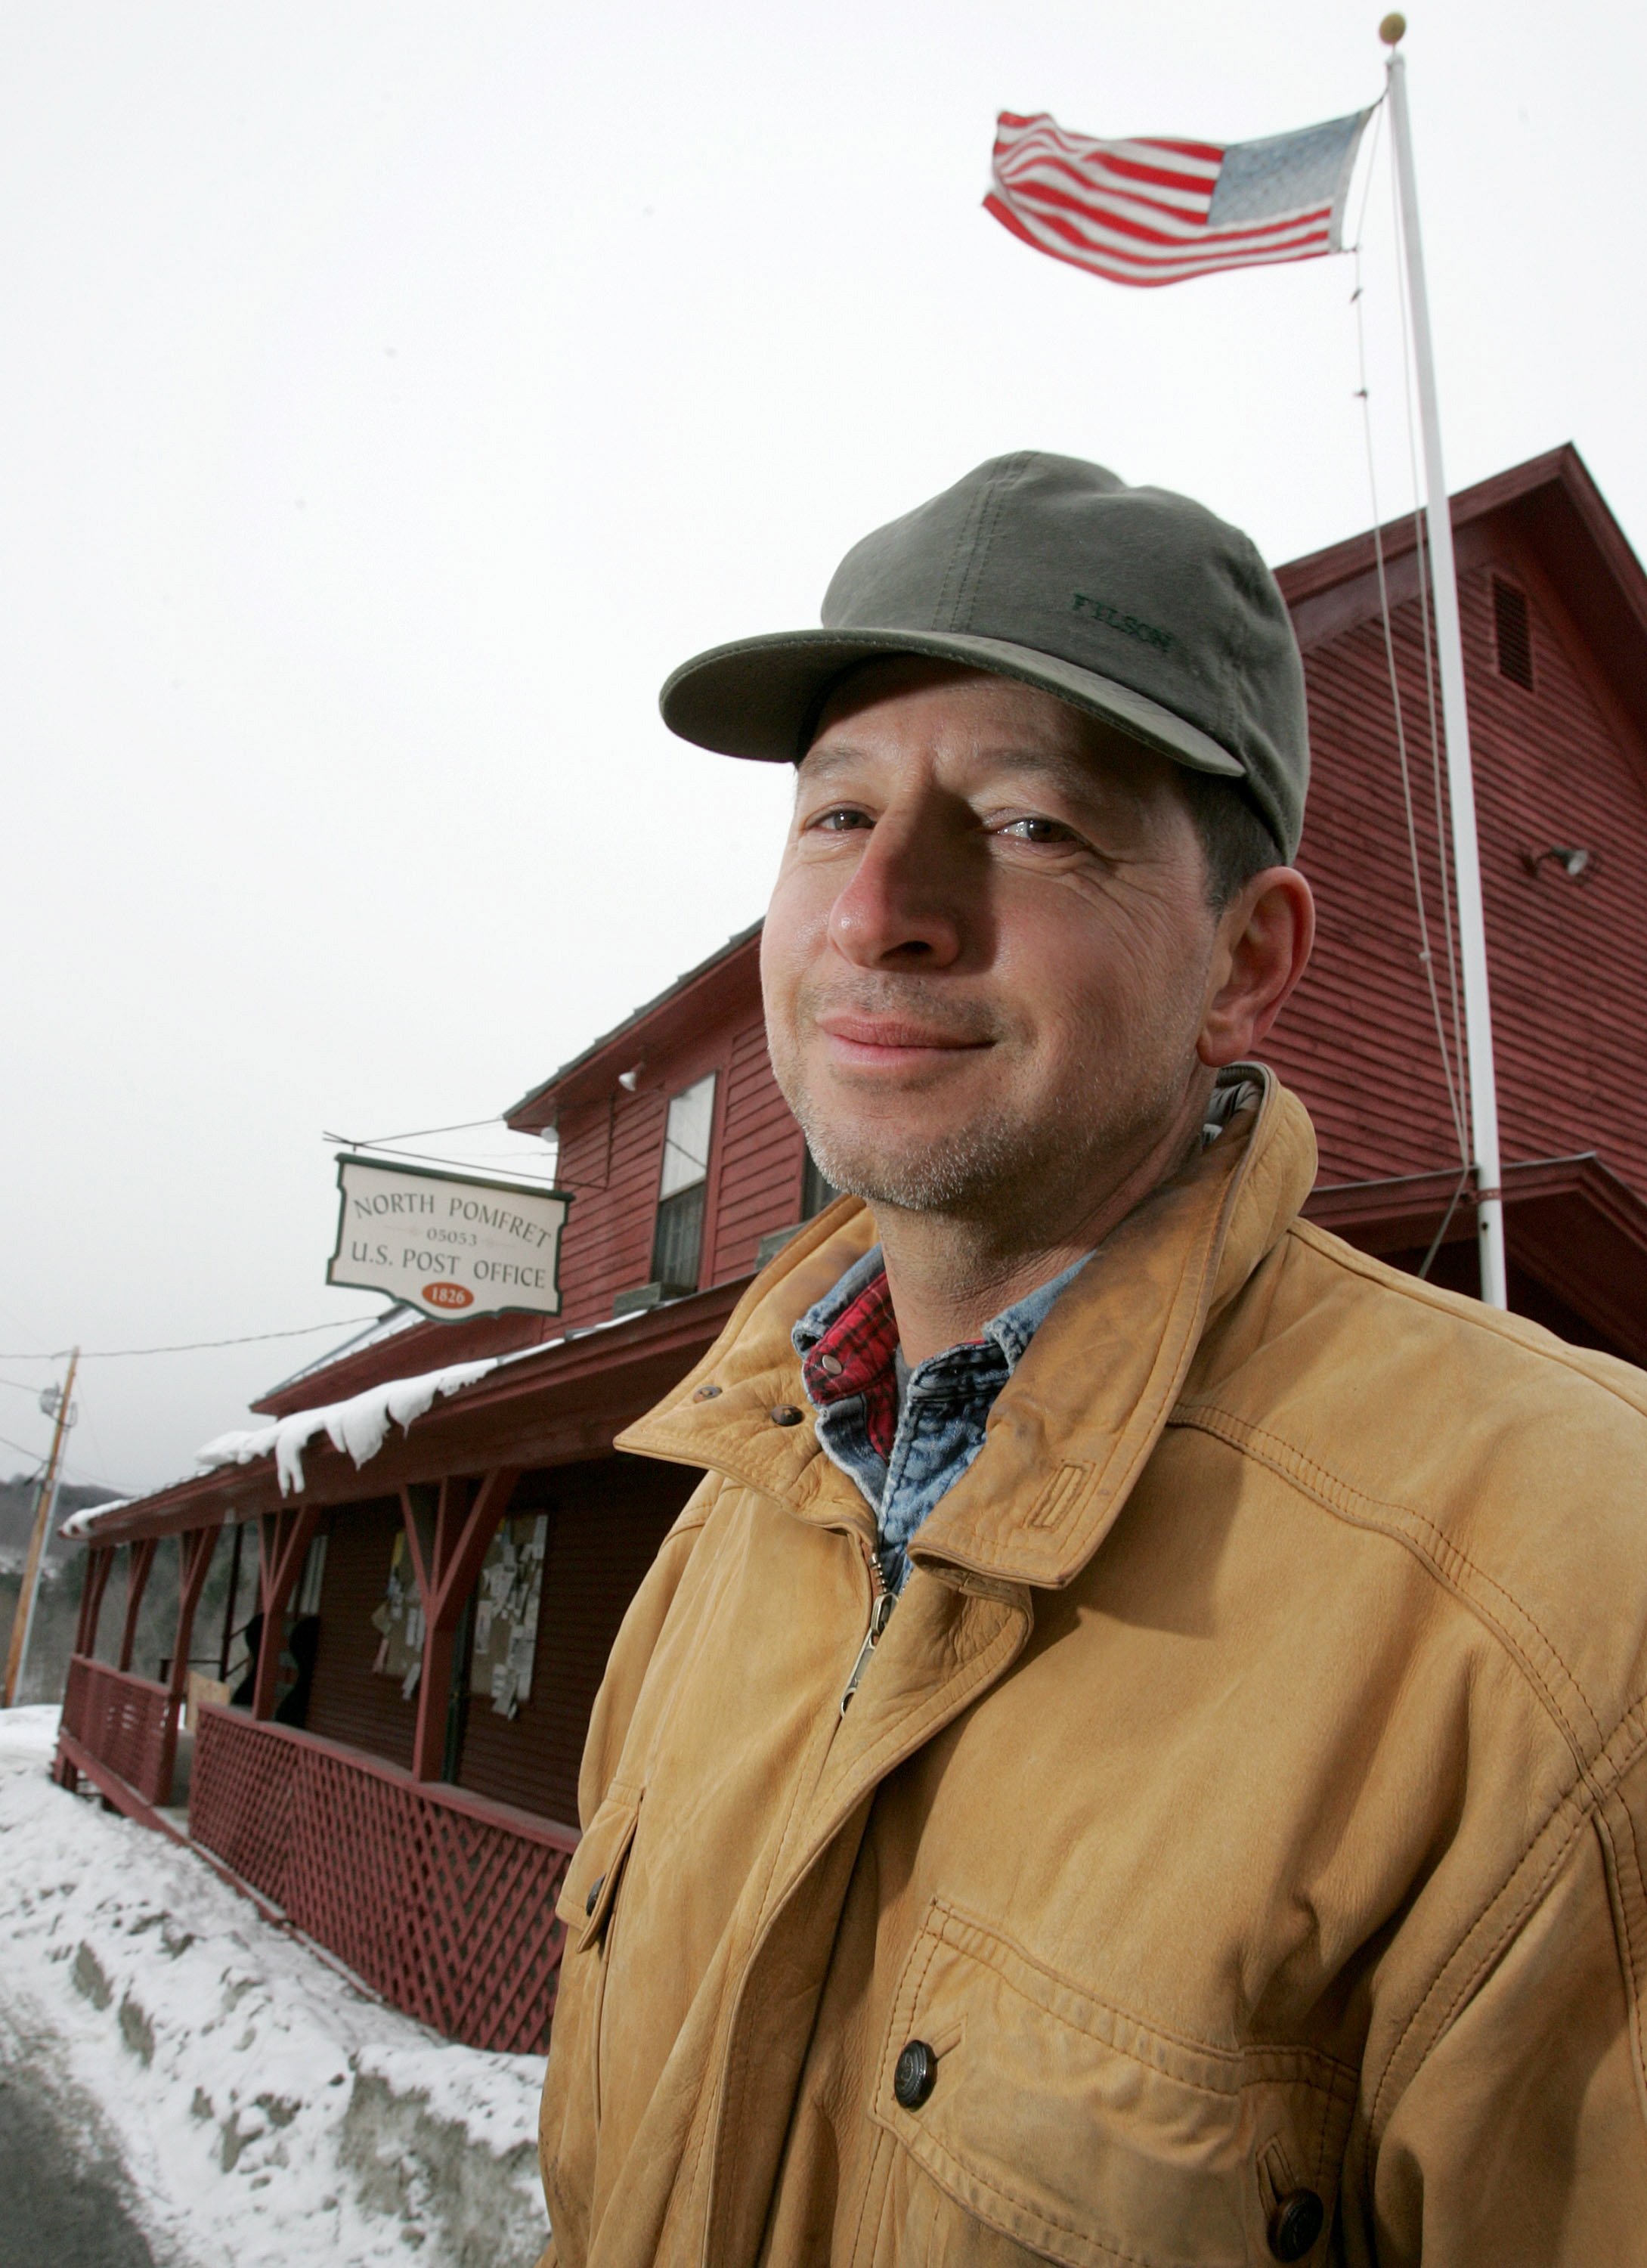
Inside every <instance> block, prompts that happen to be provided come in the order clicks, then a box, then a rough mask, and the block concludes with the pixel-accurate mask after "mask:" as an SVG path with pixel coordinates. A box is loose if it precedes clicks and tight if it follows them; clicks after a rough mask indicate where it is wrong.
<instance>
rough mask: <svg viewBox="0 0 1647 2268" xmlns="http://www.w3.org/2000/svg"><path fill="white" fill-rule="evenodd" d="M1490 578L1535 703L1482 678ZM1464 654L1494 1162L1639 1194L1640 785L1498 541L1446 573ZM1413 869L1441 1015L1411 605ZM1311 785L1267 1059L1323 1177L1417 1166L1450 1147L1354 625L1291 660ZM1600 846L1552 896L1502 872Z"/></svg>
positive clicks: (1402, 848)
mask: <svg viewBox="0 0 1647 2268" xmlns="http://www.w3.org/2000/svg"><path fill="white" fill-rule="evenodd" d="M1494 566H1496V568H1497V570H1498V571H1499V572H1500V573H1502V574H1504V575H1506V576H1510V577H1513V578H1514V579H1515V580H1516V581H1517V583H1518V585H1519V586H1520V587H1522V588H1524V589H1526V592H1527V596H1528V600H1529V612H1530V617H1531V623H1532V632H1533V671H1534V687H1533V690H1532V691H1531V692H1528V691H1526V690H1525V689H1523V688H1522V687H1521V686H1519V685H1517V684H1514V683H1512V682H1511V681H1508V680H1506V679H1504V677H1501V676H1500V675H1499V674H1498V670H1497V667H1496V650H1495V644H1494V635H1493V616H1492V588H1491V578H1492V571H1493V568H1494ZM1460 595H1461V601H1462V609H1463V616H1464V636H1465V644H1466V659H1467V672H1468V681H1469V687H1468V689H1469V699H1470V718H1471V731H1472V739H1473V741H1474V755H1475V773H1476V798H1477V804H1478V818H1479V830H1480V836H1481V843H1482V877H1483V889H1484V894H1485V897H1486V903H1487V920H1488V943H1489V963H1490V979H1491V985H1492V995H1493V1031H1494V1041H1495V1046H1496V1053H1497V1058H1498V1061H1497V1069H1498V1080H1499V1107H1500V1112H1501V1116H1502V1120H1503V1135H1504V1157H1505V1160H1506V1162H1507V1163H1508V1162H1512V1161H1514V1160H1522V1159H1533V1158H1545V1157H1556V1156H1563V1155H1570V1154H1572V1153H1574V1152H1580V1151H1586V1150H1595V1151H1597V1152H1599V1154H1600V1156H1601V1158H1602V1160H1603V1161H1604V1163H1605V1164H1607V1166H1608V1167H1611V1168H1612V1170H1613V1171H1614V1173H1616V1174H1617V1175H1619V1176H1620V1178H1621V1180H1623V1181H1624V1182H1627V1183H1628V1184H1629V1187H1631V1188H1632V1189H1635V1190H1636V1192H1637V1193H1638V1194H1640V1195H1643V1196H1647V1126H1644V1125H1643V1119H1642V1114H1641V1111H1640V1108H1639V1100H1640V1097H1641V1095H1642V1094H1643V1090H1644V1089H1647V1038H1644V1037H1643V1023H1642V1020H1641V1016H1640V1012H1639V1003H1640V1002H1641V1000H1642V999H1643V997H1644V996H1647V922H1644V921H1643V916H1642V908H1643V905H1647V770H1644V768H1643V755H1642V751H1641V749H1640V748H1639V747H1638V746H1636V743H1635V736H1634V734H1633V733H1632V732H1631V731H1630V729H1629V726H1628V725H1626V724H1625V723H1624V721H1623V720H1622V719H1621V718H1619V717H1618V716H1617V714H1616V712H1615V711H1613V709H1612V704H1611V703H1610V702H1609V701H1608V700H1607V696H1606V694H1605V691H1604V689H1602V688H1601V687H1600V686H1599V684H1598V682H1597V681H1596V677H1595V673H1594V669H1593V666H1592V664H1591V663H1590V661H1589V659H1588V657H1587V655H1586V654H1585V650H1584V647H1583V645H1582V644H1581V642H1580V641H1579V639H1578V637H1577V633H1576V631H1574V630H1572V628H1571V626H1570V624H1569V623H1567V622H1565V620H1564V619H1563V618H1562V615H1561V614H1560V611H1559V601H1556V600H1554V599H1553V597H1552V595H1551V594H1550V593H1548V591H1547V590H1545V589H1544V588H1543V587H1542V585H1541V583H1540V578H1538V577H1537V575H1536V570H1535V569H1531V568H1530V563H1527V562H1526V561H1525V560H1523V559H1520V558H1518V556H1516V554H1515V552H1514V551H1513V549H1502V550H1500V551H1498V552H1497V553H1496V556H1492V557H1491V558H1489V559H1487V560H1483V561H1482V563H1480V564H1479V565H1477V566H1476V567H1475V568H1474V570H1473V571H1472V572H1470V573H1469V574H1468V575H1467V576H1466V577H1465V578H1463V583H1462V588H1461V594H1460ZM1394 630H1395V644H1396V649H1397V659H1398V667H1399V672H1400V677H1401V689H1402V699H1403V703H1404V706H1405V710H1406V715H1407V723H1408V743H1409V762H1410V766H1411V776H1412V780H1413V789H1414V800H1415V817H1416V821H1417V827H1416V832H1417V835H1418V840H1419V844H1420V852H1421V867H1422V872H1423V882H1424V890H1425V895H1426V899H1427V902H1428V905H1429V909H1430V925H1431V941H1432V945H1433V946H1434V947H1435V951H1436V955H1437V976H1438V981H1439V983H1440V987H1441V991H1442V998H1443V1004H1444V1008H1445V1012H1446V1013H1447V1015H1448V1017H1449V1019H1450V1016H1451V999H1450V996H1449V992H1448V988H1447V985H1446V980H1445V960H1444V957H1443V932H1442V911H1441V909H1442V895H1441V870H1440V861H1439V858H1438V855H1437V843H1438V838H1437V822H1436V814H1435V799H1434V793H1433V789H1432V786H1431V780H1430V755H1429V725H1428V716H1427V711H1426V707H1425V702H1424V693H1423V627H1422V620H1421V617H1420V615H1419V612H1418V608H1417V605H1416V602H1415V601H1412V602H1409V603H1408V604H1407V605H1405V606H1402V607H1401V608H1398V609H1397V610H1396V613H1395V617H1394ZM1305 668H1306V674H1307V676H1308V681H1309V690H1310V703H1311V726H1312V746H1313V749H1314V761H1315V774H1314V779H1313V782H1312V789H1311V797H1310V814H1309V820H1308V822H1307V825H1306V827H1305V836H1304V843H1303V848H1302V851H1301V852H1300V857H1299V864H1300V865H1302V866H1303V868H1304V870H1305V873H1308V875H1309V876H1310V879H1311V880H1312V883H1313V885H1314V887H1315V889H1316V893H1317V896H1318V900H1319V902H1320V918H1321V926H1320V940H1319V943H1318V945H1317V948H1316V954H1315V958H1314V961H1312V964H1311V967H1310V969H1309V971H1308V973H1307V975H1306V976H1305V980H1304V983H1303V984H1302V985H1301V986H1300V987H1299V989H1298V993H1297V994H1296V995H1295V996H1294V998H1293V999H1292V1001H1291V1002H1290V1004H1289V1005H1288V1007H1287V1009H1286V1012H1285V1013H1284V1015H1283V1018H1282V1020H1281V1021H1280V1022H1279V1024H1278V1025H1277V1026H1276V1030H1275V1032H1274V1033H1273V1034H1272V1035H1271V1037H1270V1039H1269V1040H1268V1042H1267V1043H1266V1045H1265V1048H1264V1050H1263V1052H1264V1054H1265V1056H1266V1057H1267V1058H1268V1060H1269V1061H1270V1062H1272V1063H1273V1064H1275V1066H1276V1070H1277V1071H1279V1072H1280V1073H1281V1075H1282V1077H1283V1079H1287V1080H1288V1081H1289V1083H1290V1085H1292V1086H1296V1087H1297V1088H1298V1091H1299V1093H1300V1094H1302V1095H1303V1097H1304V1099H1305V1101H1306V1102H1307V1103H1308V1105H1309V1107H1310V1109H1311V1112H1312V1116H1314V1119H1315V1123H1316V1128H1317V1132H1318V1134H1319V1137H1320V1145H1321V1179H1322V1180H1323V1181H1324V1182H1339V1181H1359V1180H1369V1179H1374V1178H1377V1177H1379V1176H1382V1175H1396V1174H1413V1173H1422V1172H1425V1171H1428V1170H1431V1169H1434V1168H1437V1167H1448V1166H1451V1165H1452V1164H1454V1163H1455V1162H1456V1161H1457V1158H1458V1145H1457V1141H1456V1138H1455V1137H1454V1135H1453V1132H1452V1121H1451V1117H1450V1114H1449V1111H1448V1108H1447V1103H1446V1097H1445V1086H1444V1083H1443V1079H1442V1073H1441V1063H1440V1050H1439V1045H1438V1042H1437V1038H1436V1035H1435V1026H1434V1020H1433V1017H1432V1014H1431V1011H1430V1003H1429V999H1428V996H1427V992H1426V989H1425V986H1424V982H1423V968H1422V965H1421V962H1420V959H1419V937H1418V929H1417V920H1416V914H1415V901H1414V888H1413V880H1412V873H1411V867H1410V864H1409V859H1408V846H1407V837H1406V831H1405V827H1404V824H1403V822H1402V819H1401V782H1400V770H1399V765H1398V762H1397V755H1396V744H1395V734H1394V729H1393V711H1392V703H1391V698H1390V690H1389V680H1388V674H1387V666H1386V660H1385V656H1384V650H1383V637H1382V632H1381V630H1380V628H1379V625H1378V624H1377V623H1376V622H1363V623H1361V624H1359V625H1357V627H1355V628H1353V629H1351V630H1348V631H1346V632H1344V633H1343V634H1342V635H1341V636H1339V637H1334V638H1331V639H1329V640H1327V642H1325V643H1324V644H1320V645H1318V646H1316V647H1314V648H1313V649H1312V651H1311V652H1309V653H1308V654H1307V655H1306V657H1305ZM1553 844H1577V845H1581V846H1583V847H1585V848H1587V849H1590V850H1591V851H1593V852H1594V854H1595V858H1594V865H1593V869H1592V872H1591V873H1587V874H1585V876H1584V877H1582V878H1581V879H1580V880H1577V881H1571V880H1569V879H1568V878H1567V877H1566V876H1565V875H1564V874H1563V873H1561V872H1559V870H1552V869H1551V868H1549V867H1548V866H1547V867H1546V868H1545V869H1544V870H1543V871H1542V872H1541V873H1540V874H1539V875H1538V876H1537V877H1536V878H1535V877H1533V876H1531V875H1529V874H1528V873H1526V869H1525V867H1524V866H1523V865H1522V862H1521V854H1522V852H1523V851H1532V852H1534V853H1536V852H1537V851H1541V850H1545V849H1548V848H1549V847H1550V846H1551V845H1553Z"/></svg>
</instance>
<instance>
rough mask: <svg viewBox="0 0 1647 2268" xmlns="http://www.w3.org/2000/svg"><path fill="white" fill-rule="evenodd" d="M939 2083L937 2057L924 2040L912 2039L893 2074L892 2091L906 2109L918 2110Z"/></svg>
mask: <svg viewBox="0 0 1647 2268" xmlns="http://www.w3.org/2000/svg"><path fill="white" fill-rule="evenodd" d="M936 2086H937V2057H936V2056H935V2055H934V2054H933V2052H932V2051H931V2049H930V2047H928V2045H927V2043H926V2042H925V2041H924V2040H911V2041H910V2043H909V2044H908V2047H907V2048H905V2050H904V2051H903V2053H902V2054H901V2056H900V2057H899V2058H898V2061H897V2064H896V2066H894V2068H893V2075H892V2091H893V2094H894V2095H896V2096H897V2098H898V2100H899V2102H901V2104H902V2105H903V2107H904V2109H905V2110H919V2109H920V2108H921V2105H922V2104H923V2102H925V2101H926V2099H927V2096H928V2095H930V2093H931V2092H932V2089H933V2088H934V2087H936Z"/></svg>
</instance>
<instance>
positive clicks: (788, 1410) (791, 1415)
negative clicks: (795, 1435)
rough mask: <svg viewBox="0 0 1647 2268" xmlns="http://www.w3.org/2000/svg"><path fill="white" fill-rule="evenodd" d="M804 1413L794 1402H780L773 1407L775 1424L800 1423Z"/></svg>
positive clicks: (773, 1421)
mask: <svg viewBox="0 0 1647 2268" xmlns="http://www.w3.org/2000/svg"><path fill="white" fill-rule="evenodd" d="M802 1414H803V1413H802V1412H801V1411H800V1410H798V1409H797V1408H796V1407H795V1404H794V1403H792V1402H780V1403H777V1404H776V1406H775V1407H774V1409H773V1411H772V1423H773V1424H774V1425H799V1424H800V1422H801V1417H802Z"/></svg>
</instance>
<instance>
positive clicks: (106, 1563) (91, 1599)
mask: <svg viewBox="0 0 1647 2268" xmlns="http://www.w3.org/2000/svg"><path fill="white" fill-rule="evenodd" d="M114 1550H115V1547H114V1544H112V1543H94V1544H92V1548H91V1550H89V1551H88V1552H87V1553H86V1565H85V1574H84V1575H83V1576H82V1578H81V1580H80V1616H79V1620H78V1621H77V1623H76V1624H75V1631H74V1650H75V1652H76V1653H83V1654H85V1655H86V1656H87V1657H88V1659H89V1658H90V1657H92V1656H93V1655H95V1653H97V1626H98V1624H99V1622H101V1620H102V1619H103V1594H104V1592H105V1591H107V1588H108V1576H109V1570H110V1568H111V1567H113V1565H114Z"/></svg>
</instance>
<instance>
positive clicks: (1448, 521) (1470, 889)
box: [1379, 15, 1510, 1307]
mask: <svg viewBox="0 0 1647 2268" xmlns="http://www.w3.org/2000/svg"><path fill="white" fill-rule="evenodd" d="M1406 29H1407V22H1406V18H1404V17H1401V16H1397V15H1392V16H1386V18H1385V19H1384V21H1383V23H1382V24H1380V25H1379V35H1380V37H1381V38H1382V39H1383V40H1384V42H1385V44H1386V47H1387V48H1389V50H1390V60H1389V89H1390V138H1391V140H1392V142H1393V144H1394V150H1395V180H1396V187H1397V190H1398V192H1399V195H1400V197H1401V235H1402V238H1403V239H1404V241H1405V245H1406V250H1407V303H1408V307H1409V308H1410V309H1411V311H1412V318H1413V360H1414V363H1415V365H1416V376H1417V379H1418V418H1419V423H1420V426H1421V427H1422V429H1423V444H1424V490H1425V497H1424V518H1425V524H1426V526H1427V527H1428V529H1429V532H1430V577H1431V585H1432V587H1433V590H1434V593H1435V601H1436V650H1437V659H1438V660H1439V662H1440V666H1441V720H1442V729H1443V732H1444V734H1445V740H1446V745H1447V801H1448V806H1449V811H1450V815H1451V817H1452V874H1453V880H1454V883H1455V885H1456V887H1457V892H1458V907H1459V959H1460V963H1461V964H1462V975H1463V979H1464V1044H1465V1052H1466V1055H1467V1058H1468V1062H1467V1079H1468V1089H1469V1127H1470V1163H1471V1165H1472V1167H1474V1175H1475V1225H1476V1237H1477V1242H1478V1247H1479V1251H1480V1258H1481V1276H1482V1299H1483V1300H1485V1302H1486V1304H1487V1305H1488V1306H1489V1307H1508V1306H1509V1304H1510V1300H1509V1279H1508V1275H1507V1271H1506V1268H1505V1262H1504V1190H1503V1186H1502V1183H1503V1175H1502V1172H1501V1170H1500V1166H1499V1154H1498V1086H1497V1081H1496V1078H1495V1076H1494V1071H1493V1015H1492V1002H1491V999H1490V998H1489V993H1488V989H1487V919H1486V914H1485V911H1484V909H1483V907H1482V854H1481V844H1480V842H1479V840H1478V838H1477V836H1476V831H1475V777H1474V771H1473V770H1472V768H1471V763H1470V720H1469V711H1468V708H1467V704H1466V702H1465V697H1464V638H1463V634H1462V632H1461V630H1460V627H1459V580H1458V570H1457V568H1456V566H1455V564H1454V563H1453V557H1452V507H1451V506H1450V504H1449V503H1448V501H1447V484H1446V479H1445V475H1444V474H1443V472H1442V469H1441V412H1440V409H1439V408H1438V406H1437V400H1436V365H1435V353H1434V350H1433V348H1432V346H1431V344H1430V300H1429V296H1428V294H1427V293H1426V291H1425V290H1424V251H1423V239H1421V237H1420V235H1419V232H1418V176H1417V174H1416V173H1415V169H1414V166H1413V135H1412V126H1411V123H1410V122H1409V120H1408V115H1407V63H1406V58H1405V57H1404V56H1403V55H1402V54H1401V49H1400V47H1399V44H1398V43H1399V41H1400V40H1401V36H1402V34H1403V33H1405V31H1406ZM1422 602H1423V601H1422V594H1421V600H1420V603H1421V604H1422Z"/></svg>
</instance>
